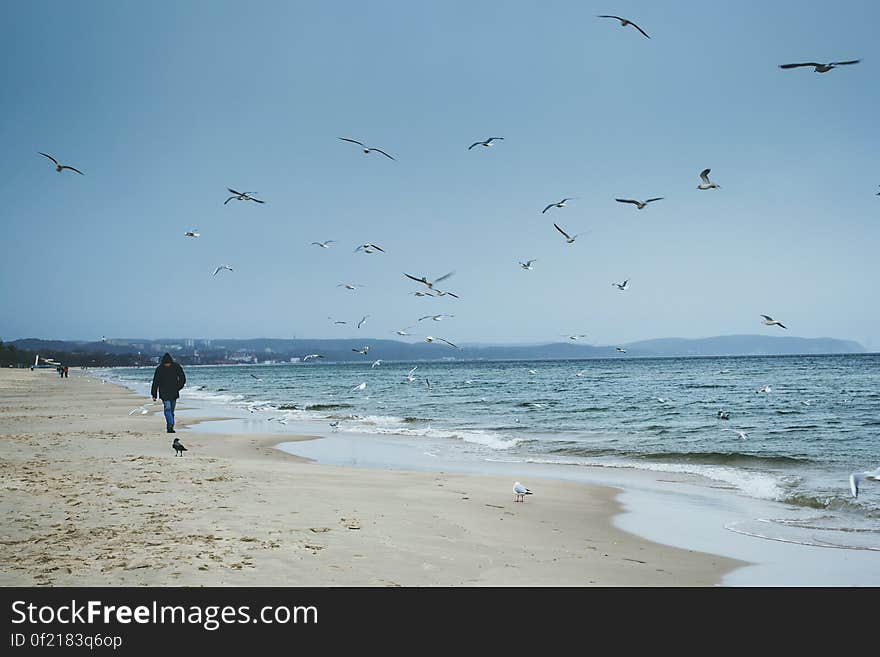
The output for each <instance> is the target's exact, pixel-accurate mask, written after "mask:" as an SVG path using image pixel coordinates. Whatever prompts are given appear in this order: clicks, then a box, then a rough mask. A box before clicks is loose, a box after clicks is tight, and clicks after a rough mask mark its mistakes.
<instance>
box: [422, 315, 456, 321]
mask: <svg viewBox="0 0 880 657" xmlns="http://www.w3.org/2000/svg"><path fill="white" fill-rule="evenodd" d="M444 317H455V315H425V316H424V317H419V321H420V322H421V321H422V320H423V319H433V320H434V321H435V322H439V321H441V320H442V319H443V318H444Z"/></svg>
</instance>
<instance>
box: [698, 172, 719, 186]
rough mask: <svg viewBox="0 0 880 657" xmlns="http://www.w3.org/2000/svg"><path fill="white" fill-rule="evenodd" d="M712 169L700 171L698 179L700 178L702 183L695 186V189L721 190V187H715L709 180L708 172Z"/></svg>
mask: <svg viewBox="0 0 880 657" xmlns="http://www.w3.org/2000/svg"><path fill="white" fill-rule="evenodd" d="M711 170H712V169H703V170H702V171H700V178H702V180H703V182H701V183H700V184H699V185H697V189H721V185H716V184H715V183H713V182H712V181H711V180H709V172H710V171H711Z"/></svg>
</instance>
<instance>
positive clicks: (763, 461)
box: [626, 452, 813, 466]
mask: <svg viewBox="0 0 880 657" xmlns="http://www.w3.org/2000/svg"><path fill="white" fill-rule="evenodd" d="M626 456H628V457H631V458H638V459H646V460H650V461H674V462H685V463H705V464H708V465H749V466H758V465H791V466H795V465H804V464H807V463H813V460H812V459H808V458H803V457H798V456H779V455H775V456H762V455H758V454H748V453H746V452H649V453H637V454H627V455H626Z"/></svg>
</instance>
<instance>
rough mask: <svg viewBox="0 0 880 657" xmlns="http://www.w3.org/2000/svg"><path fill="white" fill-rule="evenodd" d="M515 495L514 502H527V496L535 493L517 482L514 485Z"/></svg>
mask: <svg viewBox="0 0 880 657" xmlns="http://www.w3.org/2000/svg"><path fill="white" fill-rule="evenodd" d="M513 494H514V495H516V497H515V498H514V500H513V501H514V502H525V501H526V500H525V496H526V495H532V494H533V493H532V491H530V490H529V489H528V488H526V487H525V486H523V485H522V484H521V483H519V482H518V481H517V482H516V483H514V484H513Z"/></svg>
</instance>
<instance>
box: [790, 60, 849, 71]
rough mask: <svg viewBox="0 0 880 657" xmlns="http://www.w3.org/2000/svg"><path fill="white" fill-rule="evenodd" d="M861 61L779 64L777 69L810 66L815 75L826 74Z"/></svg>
mask: <svg viewBox="0 0 880 657" xmlns="http://www.w3.org/2000/svg"><path fill="white" fill-rule="evenodd" d="M860 61H862V60H861V59H850V60H849V61H846V62H828V63H827V64H817V63H816V62H804V63H803V64H780V65H779V68H798V67H799V66H812V67H813V71H814V72H816V73H827V72H828V71H830V70H831V69H832V68H835V67H836V66H848V65H850V64H858V63H859V62H860Z"/></svg>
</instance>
